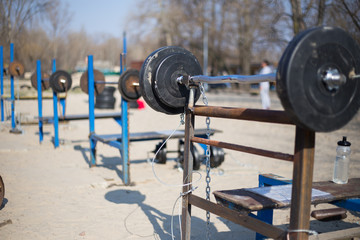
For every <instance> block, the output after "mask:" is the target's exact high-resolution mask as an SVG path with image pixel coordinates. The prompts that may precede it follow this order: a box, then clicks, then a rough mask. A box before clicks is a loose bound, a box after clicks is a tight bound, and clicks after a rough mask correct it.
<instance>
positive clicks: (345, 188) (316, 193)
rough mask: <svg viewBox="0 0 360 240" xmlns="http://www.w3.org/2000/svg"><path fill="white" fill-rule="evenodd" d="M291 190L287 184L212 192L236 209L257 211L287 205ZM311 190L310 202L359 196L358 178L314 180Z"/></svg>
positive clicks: (332, 200)
mask: <svg viewBox="0 0 360 240" xmlns="http://www.w3.org/2000/svg"><path fill="white" fill-rule="evenodd" d="M260 190H261V191H260ZM280 190H281V191H280ZM285 191H287V192H285ZM291 191H292V189H291V184H287V185H278V186H267V187H258V188H243V189H232V190H221V191H214V192H213V194H214V196H215V198H216V199H217V200H218V201H221V202H222V203H223V204H225V205H231V206H232V207H235V208H238V209H245V210H250V211H258V210H262V209H270V208H286V207H289V206H290V201H291ZM312 191H313V194H312V197H311V203H312V204H319V203H331V202H334V201H338V200H343V199H351V198H359V197H360V178H351V179H349V182H348V183H347V184H336V183H333V182H331V181H324V182H315V183H313V188H312ZM320 191H321V192H320ZM261 192H263V194H260V193H261ZM271 192H274V193H276V192H281V193H283V195H284V196H285V195H286V196H290V198H289V199H288V201H278V200H277V199H276V198H272V197H271V194H270V193H271ZM227 202H228V203H227Z"/></svg>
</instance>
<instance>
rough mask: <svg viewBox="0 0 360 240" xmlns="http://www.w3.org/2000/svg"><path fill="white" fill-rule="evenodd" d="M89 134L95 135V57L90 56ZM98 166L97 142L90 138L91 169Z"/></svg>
mask: <svg viewBox="0 0 360 240" xmlns="http://www.w3.org/2000/svg"><path fill="white" fill-rule="evenodd" d="M87 73H88V96H89V132H90V136H91V134H94V133H95V110H94V109H95V100H94V98H95V97H94V68H93V56H92V55H89V56H88V71H87ZM95 164H96V141H95V140H93V139H92V138H91V137H90V167H91V166H94V165H95Z"/></svg>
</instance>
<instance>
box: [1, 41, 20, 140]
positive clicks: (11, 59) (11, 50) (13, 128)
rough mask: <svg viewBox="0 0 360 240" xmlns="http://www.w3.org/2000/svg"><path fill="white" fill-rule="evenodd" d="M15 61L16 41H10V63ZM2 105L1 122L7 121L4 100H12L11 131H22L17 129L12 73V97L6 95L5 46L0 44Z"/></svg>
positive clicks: (12, 77) (11, 77)
mask: <svg viewBox="0 0 360 240" xmlns="http://www.w3.org/2000/svg"><path fill="white" fill-rule="evenodd" d="M12 62H14V43H10V64H11V63H12ZM0 71H1V72H0V85H1V86H0V88H1V90H0V106H1V122H4V121H5V116H4V115H5V113H4V100H7V101H10V102H11V130H10V132H11V133H20V132H21V130H19V129H17V128H16V127H17V126H16V121H15V90H14V76H13V75H12V74H10V73H9V74H10V98H5V97H4V56H3V46H0ZM19 131H20V132H19Z"/></svg>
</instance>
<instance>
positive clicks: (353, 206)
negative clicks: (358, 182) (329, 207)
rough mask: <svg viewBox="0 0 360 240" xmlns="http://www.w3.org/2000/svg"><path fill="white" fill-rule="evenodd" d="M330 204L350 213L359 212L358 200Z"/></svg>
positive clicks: (359, 200) (359, 199)
mask: <svg viewBox="0 0 360 240" xmlns="http://www.w3.org/2000/svg"><path fill="white" fill-rule="evenodd" d="M331 204H334V205H336V206H338V207H342V208H345V209H347V210H350V211H356V212H360V198H353V199H347V200H341V201H336V202H332V203H331Z"/></svg>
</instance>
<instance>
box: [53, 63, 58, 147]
mask: <svg viewBox="0 0 360 240" xmlns="http://www.w3.org/2000/svg"><path fill="white" fill-rule="evenodd" d="M54 72H56V60H55V59H53V60H52V73H54ZM57 106H58V97H57V92H55V91H53V109H54V146H55V148H57V147H59V116H58V107H57Z"/></svg>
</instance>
